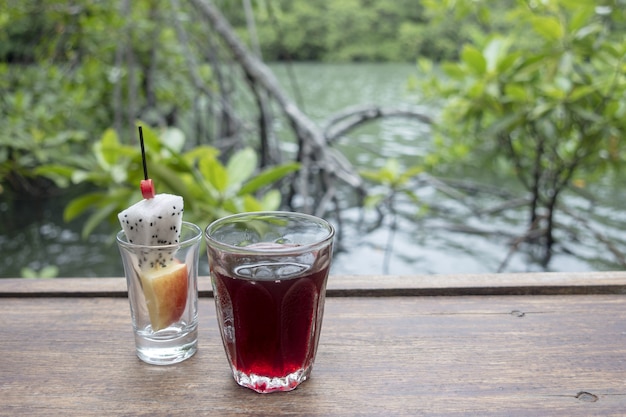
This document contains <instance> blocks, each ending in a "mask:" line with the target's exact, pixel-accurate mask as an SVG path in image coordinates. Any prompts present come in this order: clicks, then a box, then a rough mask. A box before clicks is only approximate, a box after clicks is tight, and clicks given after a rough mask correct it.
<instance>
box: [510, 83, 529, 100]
mask: <svg viewBox="0 0 626 417" xmlns="http://www.w3.org/2000/svg"><path fill="white" fill-rule="evenodd" d="M504 94H505V95H506V97H507V98H510V99H511V101H517V102H524V101H526V99H527V98H528V95H527V94H526V89H525V88H524V87H522V86H521V85H519V84H507V85H506V86H505V87H504Z"/></svg>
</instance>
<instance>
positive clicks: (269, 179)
mask: <svg viewBox="0 0 626 417" xmlns="http://www.w3.org/2000/svg"><path fill="white" fill-rule="evenodd" d="M298 169H300V164H299V163H297V162H292V163H288V164H282V165H277V166H275V167H271V168H268V169H266V170H264V171H262V172H261V173H260V174H259V175H257V176H255V177H254V178H252V179H251V180H250V181H248V182H246V183H245V184H244V185H243V187H241V189H240V190H239V193H238V195H244V194H250V193H253V192H255V191H257V190H259V189H261V188H262V187H265V186H267V185H270V184H273V183H275V182H276V181H278V180H280V179H281V178H283V177H285V176H286V175H288V174H290V173H292V172H295V171H297V170H298Z"/></svg>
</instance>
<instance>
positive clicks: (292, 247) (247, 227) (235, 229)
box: [205, 212, 335, 393]
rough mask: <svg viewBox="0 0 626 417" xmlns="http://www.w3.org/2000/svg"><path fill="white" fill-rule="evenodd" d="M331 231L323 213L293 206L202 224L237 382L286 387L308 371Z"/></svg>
mask: <svg viewBox="0 0 626 417" xmlns="http://www.w3.org/2000/svg"><path fill="white" fill-rule="evenodd" d="M334 234H335V232H334V229H333V227H332V226H331V225H330V224H329V223H328V222H327V221H325V220H323V219H320V218H318V217H314V216H310V215H307V214H301V213H290V212H253V213H242V214H236V215H232V216H228V217H224V218H222V219H219V220H217V221H215V222H213V223H212V224H210V225H209V226H208V227H207V228H206V230H205V238H206V241H207V252H208V257H209V269H210V272H211V282H212V284H213V293H214V297H215V306H216V310H217V320H218V325H219V328H220V332H221V336H222V341H223V343H224V349H225V351H226V356H227V357H228V361H229V362H230V366H231V369H232V373H233V377H234V378H235V381H237V383H238V384H239V385H242V386H244V387H248V388H251V389H253V390H255V391H257V392H261V393H268V392H274V391H290V390H292V389H294V388H296V387H297V386H298V385H299V384H300V383H301V382H303V381H305V380H306V379H307V378H308V377H309V375H310V373H311V368H312V366H313V361H314V360H315V353H316V351H317V344H318V341H319V337H320V330H321V327H322V316H323V313H324V298H325V293H326V280H327V278H328V271H329V268H330V263H331V258H332V245H333V237H334Z"/></svg>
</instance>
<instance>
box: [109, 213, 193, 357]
mask: <svg viewBox="0 0 626 417" xmlns="http://www.w3.org/2000/svg"><path fill="white" fill-rule="evenodd" d="M201 241H202V230H201V229H200V228H199V227H198V226H196V225H195V224H193V223H188V222H182V226H181V233H180V242H179V243H174V244H164V245H154V246H153V245H137V244H134V243H131V242H129V240H128V238H127V237H126V235H125V233H124V231H120V232H119V233H118V234H117V244H118V247H119V249H120V254H121V256H122V263H123V265H124V273H125V275H126V281H127V284H128V300H129V302H130V312H131V318H132V325H133V330H134V334H135V348H136V353H137V356H138V357H139V358H140V359H141V360H142V361H144V362H147V363H150V364H155V365H169V364H174V363H177V362H181V361H183V360H185V359H187V358H189V357H191V356H193V355H194V354H195V353H196V351H197V346H198V284H197V282H198V257H199V250H200V243H201Z"/></svg>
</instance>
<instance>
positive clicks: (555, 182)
mask: <svg viewBox="0 0 626 417" xmlns="http://www.w3.org/2000/svg"><path fill="white" fill-rule="evenodd" d="M445 3H446V2H443V3H442V4H438V5H436V6H433V7H439V8H440V9H438V10H440V12H441V13H445V12H446V10H447V9H441V7H445V6H446V4H445ZM453 3H454V4H455V5H457V6H458V5H459V4H463V5H464V6H465V10H466V12H468V13H480V14H481V15H483V16H488V14H489V9H488V8H487V6H488V5H489V3H490V2H489V1H467V2H465V1H455V2H453ZM596 3H597V2H596V1H592V0H577V1H566V0H550V1H545V2H541V3H525V2H519V5H518V7H515V8H513V9H511V11H510V12H509V13H508V14H507V15H506V18H507V20H508V21H509V22H510V28H511V29H510V31H509V32H507V33H498V32H490V33H480V34H477V35H476V36H475V37H474V39H473V41H472V42H468V43H467V44H465V45H464V46H463V48H462V51H461V55H460V59H459V60H458V61H449V62H445V63H443V64H442V65H441V69H442V70H443V73H444V75H445V76H444V77H435V79H434V80H429V81H428V83H426V85H428V86H429V87H428V88H431V91H430V92H431V93H434V94H435V95H438V96H443V97H444V98H445V99H446V103H445V108H444V111H443V114H442V116H441V120H440V123H439V126H440V127H441V128H442V130H441V132H443V134H442V135H441V136H440V137H439V139H438V142H439V144H440V145H441V146H442V147H447V146H448V145H449V144H451V143H455V142H458V140H459V139H458V138H464V141H465V142H466V144H467V148H466V149H467V155H466V156H468V157H470V156H471V157H473V158H477V157H478V155H481V154H482V155H491V156H494V158H493V160H501V158H505V160H506V161H507V162H508V163H510V164H511V166H512V168H513V170H514V172H515V174H516V176H517V178H518V179H519V180H520V182H521V183H522V184H523V186H524V187H525V188H526V189H527V190H528V192H529V193H530V195H531V199H532V204H531V206H530V216H529V224H530V226H529V227H530V228H531V229H535V228H539V226H540V225H543V226H544V227H545V229H546V234H545V240H544V243H545V246H546V248H547V250H548V254H547V257H548V259H549V250H550V247H551V245H552V243H553V238H552V228H553V223H554V219H553V216H554V212H555V210H556V208H557V203H558V199H559V196H560V193H561V192H562V191H563V190H564V189H565V188H566V187H568V186H570V185H571V184H572V182H573V181H574V180H576V179H577V178H578V179H581V178H582V179H585V178H589V177H591V176H593V175H597V174H598V173H602V172H605V171H606V170H607V169H609V168H619V166H620V165H619V162H620V161H621V160H623V157H624V152H625V150H626V147H625V146H624V142H623V140H622V138H623V137H624V135H625V134H626V117H625V116H626V76H625V74H626V44H624V42H623V34H624V25H625V24H626V19H625V16H624V5H623V4H622V5H621V6H620V5H619V4H617V3H618V2H613V3H612V5H611V6H609V5H607V6H603V7H598V6H597V4H596ZM420 64H421V68H422V70H426V71H429V70H432V69H433V68H434V67H433V65H432V63H430V62H427V61H422V62H421V63H420ZM455 156H456V157H459V156H460V155H458V154H457V155H455Z"/></svg>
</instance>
